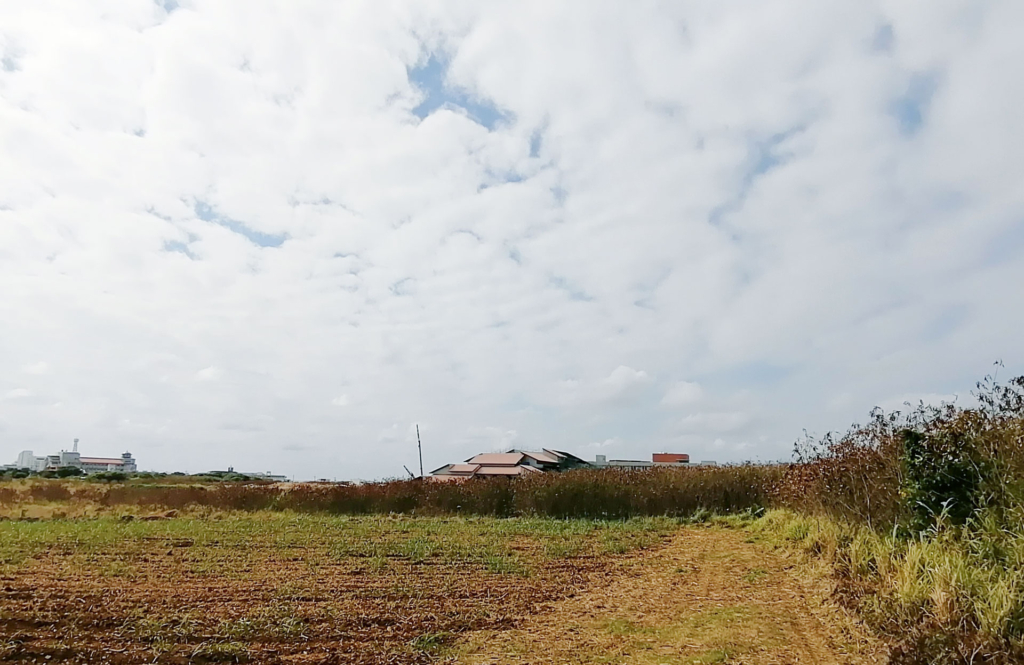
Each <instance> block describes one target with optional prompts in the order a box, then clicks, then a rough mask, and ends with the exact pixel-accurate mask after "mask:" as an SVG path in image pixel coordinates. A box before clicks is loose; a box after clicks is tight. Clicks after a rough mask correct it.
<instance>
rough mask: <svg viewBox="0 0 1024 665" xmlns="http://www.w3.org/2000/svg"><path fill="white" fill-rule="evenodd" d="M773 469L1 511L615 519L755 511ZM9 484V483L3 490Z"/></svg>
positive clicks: (118, 500)
mask: <svg viewBox="0 0 1024 665" xmlns="http://www.w3.org/2000/svg"><path fill="white" fill-rule="evenodd" d="M782 473H783V471H782V469H781V468H780V467H770V466H723V467H700V468H692V469H691V468H687V469H672V468H654V469H648V470H644V471H619V470H613V469H583V470H576V471H569V472H565V473H561V474H537V475H536V476H531V477H528V478H522V479H513V480H509V479H505V478H494V479H480V480H477V479H474V480H471V481H468V482H462V483H434V482H425V481H419V480H395V481H388V482H379V483H366V484H361V485H327V484H297V485H291V486H288V485H268V484H259V485H256V484H238V483H222V484H204V485H111V486H104V485H97V484H91V483H85V482H81V481H57V480H35V481H31V482H29V481H17V482H18V484H17V485H16V487H17V489H16V490H14V489H13V487H8V488H5V489H7V490H8V491H7V493H5V494H0V505H3V504H7V505H16V504H19V503H30V502H32V501H51V502H68V503H74V502H80V503H81V502H89V503H92V504H95V505H97V506H100V507H102V508H107V509H113V508H118V507H131V506H137V507H143V508H152V509H182V508H188V507H208V508H213V509H220V510H241V511H258V510H275V511H282V510H288V511H295V512H301V513H328V514H336V515H361V514H373V513H404V514H425V515H438V514H466V515H490V516H497V517H512V516H539V517H559V518H596V519H624V518H629V517H639V516H673V517H681V516H689V515H692V514H694V513H696V512H701V511H703V512H713V513H720V514H728V513H736V512H741V511H752V510H758V509H762V508H764V507H765V506H766V503H767V500H768V494H769V490H770V488H771V487H772V486H774V485H775V484H777V483H778V482H779V481H780V480H781V478H782ZM12 485H13V484H12Z"/></svg>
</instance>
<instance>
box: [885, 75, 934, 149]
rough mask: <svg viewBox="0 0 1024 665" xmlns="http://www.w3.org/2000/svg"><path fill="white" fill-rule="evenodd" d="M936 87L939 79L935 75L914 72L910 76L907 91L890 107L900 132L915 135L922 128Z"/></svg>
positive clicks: (905, 134)
mask: <svg viewBox="0 0 1024 665" xmlns="http://www.w3.org/2000/svg"><path fill="white" fill-rule="evenodd" d="M936 87H937V81H936V80H935V76H933V75H930V74H914V75H913V76H911V77H910V81H909V82H908V83H907V89H906V91H904V93H903V94H902V95H900V96H899V97H897V98H896V99H895V100H894V101H893V103H892V106H891V108H890V109H889V112H890V113H891V114H892V116H893V118H895V119H896V124H897V125H898V126H899V130H900V134H903V135H904V136H913V135H914V134H917V133H918V132H919V131H920V130H921V127H922V126H924V122H925V116H926V114H927V113H928V107H929V105H930V104H931V102H932V97H934V96H935V89H936Z"/></svg>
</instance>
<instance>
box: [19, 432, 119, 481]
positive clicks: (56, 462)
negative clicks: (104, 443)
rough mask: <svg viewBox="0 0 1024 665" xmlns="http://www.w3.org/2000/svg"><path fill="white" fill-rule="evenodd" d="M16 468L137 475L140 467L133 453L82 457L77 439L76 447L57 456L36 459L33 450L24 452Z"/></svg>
mask: <svg viewBox="0 0 1024 665" xmlns="http://www.w3.org/2000/svg"><path fill="white" fill-rule="evenodd" d="M14 466H15V467H16V468H19V469H28V470H29V471H36V472H38V471H47V470H56V469H61V468H66V467H73V468H76V469H81V470H82V471H84V472H85V473H99V472H101V471H120V472H122V473H135V472H136V471H138V465H137V464H136V462H135V458H133V457H132V454H131V453H124V454H122V455H121V456H120V457H82V455H81V454H80V453H79V452H78V439H75V444H74V447H73V448H72V449H71V450H70V451H68V450H62V451H61V452H60V453H58V454H56V455H46V456H44V457H36V456H35V453H33V452H32V451H31V450H25V451H22V453H21V454H20V455H18V460H17V461H16V462H15V463H14Z"/></svg>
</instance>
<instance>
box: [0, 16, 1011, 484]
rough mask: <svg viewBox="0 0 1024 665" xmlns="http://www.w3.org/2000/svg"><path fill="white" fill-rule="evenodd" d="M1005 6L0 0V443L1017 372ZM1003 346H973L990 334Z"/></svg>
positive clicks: (742, 430) (332, 468) (549, 429)
mask: <svg viewBox="0 0 1024 665" xmlns="http://www.w3.org/2000/svg"><path fill="white" fill-rule="evenodd" d="M1022 25H1024V3H1021V2H1019V1H1018V0H990V1H973V0H972V1H967V0H964V1H961V2H952V1H948V0H936V1H934V2H928V3H908V2H896V1H894V2H876V1H871V0H844V1H840V2H830V3H822V2H818V1H815V0H806V1H803V0H801V1H796V0H749V1H746V2H743V1H738V2H730V3H720V2H714V3H712V2H685V1H682V0H680V1H672V2H667V1H666V2H654V1H646V0H636V1H634V2H618V1H617V0H566V1H565V2H547V1H539V0H538V1H532V0H519V1H517V2H486V1H479V0H446V1H444V2H440V1H412V0H367V1H365V2H359V1H352V2H330V1H327V0H319V1H312V0H276V1H272V0H249V1H246V2H241V1H240V0H231V1H227V0H221V1H217V0H156V1H153V0H95V1H92V2H77V1H74V0H65V1H50V0H34V1H33V2H6V3H0V463H5V462H8V461H10V462H13V461H14V459H15V457H16V456H17V454H18V453H19V452H20V451H21V450H26V449H29V450H34V451H35V452H36V454H40V455H41V454H45V453H52V452H56V451H57V450H59V449H62V448H70V446H71V441H72V440H73V439H74V438H80V439H81V444H80V449H81V450H82V451H83V452H84V453H88V454H92V455H104V456H106V455H118V454H120V453H121V452H123V451H125V450H129V451H131V452H132V453H133V454H134V455H135V457H136V458H137V459H138V461H139V465H140V467H141V468H142V469H151V470H162V471H172V470H187V471H192V472H196V471H206V470H210V469H223V468H226V467H228V466H233V467H234V468H235V469H237V470H241V471H267V470H272V471H274V472H276V473H281V474H286V475H289V476H292V477H295V478H300V479H303V478H320V477H326V478H339V479H340V478H361V479H370V478H388V477H397V476H402V475H404V474H405V471H404V470H403V466H407V467H408V468H409V469H412V470H413V471H414V472H418V459H417V454H416V430H415V427H416V424H419V426H420V430H421V433H422V439H423V459H424V465H425V467H426V470H427V471H428V472H429V470H430V469H432V468H435V467H438V466H441V465H442V464H445V463H448V462H453V461H459V460H462V459H465V458H467V457H469V456H470V455H472V454H474V453H477V452H482V451H495V450H504V449H509V448H520V449H539V448H541V447H546V448H555V449H560V450H566V451H569V452H572V453H574V454H577V455H580V456H581V457H584V458H587V459H593V457H594V455H597V454H602V455H607V456H608V457H609V458H634V459H636V458H639V459H649V455H650V454H651V453H652V452H659V451H672V452H684V453H689V454H690V455H691V457H692V458H693V459H695V460H717V461H719V462H727V461H743V460H755V461H770V460H782V459H789V457H790V454H791V450H792V446H793V443H794V441H795V440H796V439H798V438H799V437H801V436H802V434H803V432H804V431H805V430H806V431H808V432H811V433H817V434H822V433H824V432H826V431H830V430H841V429H845V428H846V427H848V426H849V425H850V424H851V423H852V422H855V421H863V420H865V419H866V418H867V415H868V412H869V411H870V410H871V409H872V408H873V407H875V406H882V407H885V408H890V409H891V408H900V405H901V404H903V403H904V402H906V401H910V402H916V401H918V400H924V401H930V402H934V401H938V400H942V399H957V400H960V401H961V402H963V401H965V400H969V399H970V391H971V389H972V388H973V386H974V384H975V382H976V381H977V380H979V379H981V378H982V377H984V376H985V375H986V374H989V373H991V372H992V371H995V370H996V369H998V371H999V372H1000V376H1002V377H1004V378H1008V377H1010V376H1013V375H1016V374H1021V373H1024V345H1022V344H1021V332H1020V331H1021V329H1022V327H1024V325H1022V324H1024V307H1022V304H1024V296H1022V294H1024V288H1022V284H1024V187H1022V186H1021V184H1022V183H1024V40H1021V39H1020V27H1021V26H1022ZM996 361H1002V363H1003V367H999V368H996V367H994V366H993V363H995V362H996Z"/></svg>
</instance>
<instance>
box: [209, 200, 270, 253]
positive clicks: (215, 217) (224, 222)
mask: <svg viewBox="0 0 1024 665" xmlns="http://www.w3.org/2000/svg"><path fill="white" fill-rule="evenodd" d="M195 211H196V217H198V218H199V219H201V220H203V221H204V222H210V223H212V224H216V225H217V226H223V227H224V228H226V229H227V230H228V231H232V232H234V233H237V234H238V235H240V236H243V237H244V238H246V239H247V240H248V241H249V242H251V243H252V244H254V245H257V246H259V247H280V246H281V245H283V244H284V241H285V240H287V239H288V235H287V234H284V233H282V234H280V235H275V234H270V233H262V232H260V231H254V230H252V229H250V228H249V227H248V226H246V225H245V224H243V223H242V222H239V221H238V220H235V219H231V218H230V217H226V216H224V215H222V214H220V213H219V212H217V209H216V208H214V207H213V206H211V205H210V204H209V203H207V202H206V201H196V203H195Z"/></svg>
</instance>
